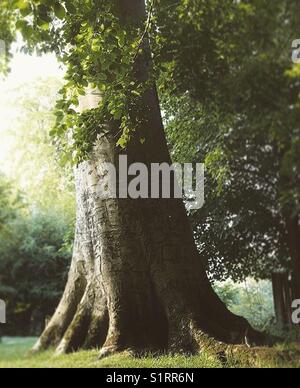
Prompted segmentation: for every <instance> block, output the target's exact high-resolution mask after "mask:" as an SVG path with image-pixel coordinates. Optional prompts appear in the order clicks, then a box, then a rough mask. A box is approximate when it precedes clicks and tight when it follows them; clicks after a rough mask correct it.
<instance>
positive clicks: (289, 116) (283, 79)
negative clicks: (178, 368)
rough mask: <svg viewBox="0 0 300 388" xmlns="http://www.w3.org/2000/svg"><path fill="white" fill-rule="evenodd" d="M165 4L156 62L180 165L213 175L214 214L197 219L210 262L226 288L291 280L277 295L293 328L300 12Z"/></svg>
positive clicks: (289, 7)
mask: <svg viewBox="0 0 300 388" xmlns="http://www.w3.org/2000/svg"><path fill="white" fill-rule="evenodd" d="M220 3H221V6H220ZM163 4H164V5H165V6H166V7H165V11H164V12H160V10H158V11H157V18H158V22H157V24H158V25H159V28H158V31H159V32H160V34H159V36H158V38H156V40H157V41H158V43H157V45H156V46H157V54H156V56H157V57H158V58H159V61H160V63H161V62H162V63H163V64H164V66H163V68H164V69H166V71H163V72H162V76H161V88H160V89H161V94H162V96H163V98H164V111H166V112H167V114H166V118H167V124H168V128H167V131H168V134H169V139H170V142H171V144H172V145H173V152H174V155H176V157H177V158H179V160H182V158H185V156H186V155H187V154H188V155H189V156H190V158H191V159H194V161H199V160H201V161H203V160H205V162H206V166H207V168H208V171H207V184H206V188H207V201H206V206H205V207H204V208H203V209H201V210H200V211H198V212H196V213H194V214H193V215H192V220H193V223H194V226H195V228H194V229H195V233H196V236H197V240H198V244H199V248H200V251H201V254H202V257H204V258H205V261H206V262H207V263H208V264H209V267H210V270H211V271H210V272H211V274H212V276H214V277H215V278H216V279H220V278H223V279H224V278H227V277H228V276H229V275H230V276H231V277H232V278H234V279H236V280H241V279H244V277H246V276H255V277H258V278H271V275H272V272H274V273H277V272H278V271H280V272H282V271H285V272H286V273H285V275H284V276H282V275H281V276H279V277H281V278H282V280H284V281H280V282H277V281H276V282H274V289H275V296H276V295H277V296H278V295H279V296H280V295H281V294H282V297H283V295H285V296H284V297H283V299H286V300H287V302H285V303H284V304H285V305H286V306H287V308H286V307H285V309H284V310H285V311H284V319H283V321H284V322H285V323H286V322H288V321H290V316H291V314H290V306H291V298H297V295H299V290H298V287H299V284H300V281H299V279H298V277H299V276H300V271H299V267H298V263H299V259H298V258H299V246H298V241H299V237H298V238H297V237H296V236H297V233H298V229H299V226H298V224H299V217H298V216H297V214H298V213H299V171H300V166H299V158H297V157H296V155H297V154H299V127H298V123H299V68H298V67H297V66H295V67H293V63H292V61H291V53H290V46H291V42H292V41H293V37H294V36H295V35H296V36H297V34H299V14H298V13H297V3H296V2H295V1H275V2H273V3H272V7H271V8H269V7H268V4H267V2H266V1H252V2H240V3H239V4H238V5H236V4H233V3H231V4H229V3H227V4H226V3H225V2H219V1H218V2H209V3H207V2H206V3H205V2H202V1H197V2H194V1H187V2H185V4H181V6H178V7H176V6H175V7H174V6H172V2H168V1H164V2H163ZM173 5H175V4H174V3H173ZM189 11H190V13H189ZM200 13H201V15H202V17H201V18H200V17H196V16H195V15H198V14H200ZM167 14H168V16H170V14H171V15H172V17H167V16H166V15H167ZM183 15H188V16H187V17H183ZM179 20H182V22H181V28H180V29H179V28H177V26H178V25H179ZM237 31H238V34H236V32H237ZM170 41H171V42H172V47H171V48H170V47H169V42H170ZM195 41H197V42H199V44H194V45H193V50H191V49H190V42H195ZM171 53H172V54H171ZM174 53H175V54H174ZM171 80H172V82H171ZM195 145H197V146H195ZM290 270H291V271H292V273H293V278H294V281H293V287H292V288H293V290H292V292H291V291H290V289H289V287H290V286H288V285H287V283H288V272H289V271H290ZM283 277H284V278H285V279H283ZM275 278H278V276H275V275H273V279H275ZM278 286H279V288H278ZM279 299H280V298H279ZM281 299H282V298H281ZM275 301H276V305H278V303H279V304H281V305H282V302H281V301H280V300H279V301H278V297H276V298H275ZM280 310H281V308H280ZM279 315H281V314H279ZM281 316H282V315H281Z"/></svg>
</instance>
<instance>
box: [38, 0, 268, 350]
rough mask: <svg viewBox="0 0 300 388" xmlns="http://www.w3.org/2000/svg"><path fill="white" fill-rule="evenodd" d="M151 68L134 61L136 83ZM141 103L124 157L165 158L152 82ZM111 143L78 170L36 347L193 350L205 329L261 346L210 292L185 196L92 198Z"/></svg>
mask: <svg viewBox="0 0 300 388" xmlns="http://www.w3.org/2000/svg"><path fill="white" fill-rule="evenodd" d="M119 3H120V8H121V13H122V15H124V14H128V15H130V16H132V17H134V18H140V17H144V13H145V10H144V2H143V1H142V0H122V1H119ZM148 66H149V62H147V60H145V59H143V60H142V59H139V61H138V63H137V72H136V74H137V78H138V79H139V80H141V79H142V78H147V67H148ZM91 100H92V99H91ZM143 104H144V106H146V107H147V109H146V110H145V112H146V114H147V118H146V120H144V121H143V123H144V124H143V127H142V128H141V129H140V133H141V134H143V135H144V137H145V138H146V142H145V144H143V145H142V144H141V143H140V142H139V141H134V140H133V141H132V142H131V143H130V144H129V145H128V148H127V150H126V154H127V155H128V160H129V163H132V162H143V163H146V164H147V165H149V164H150V163H154V162H157V163H161V162H167V163H170V155H169V152H168V148H167V142H166V139H165V135H164V129H163V124H162V119H161V113H160V108H159V102H158V97H157V92H156V89H155V87H154V86H153V87H152V88H151V89H149V90H148V91H147V92H146V93H145V95H144V97H143ZM145 112H144V113H145ZM110 125H111V126H114V125H115V123H111V124H110ZM115 143H116V138H115V136H114V135H113V131H112V132H111V133H110V134H106V135H102V136H99V138H98V141H97V143H96V144H95V147H94V151H93V155H91V159H90V161H87V162H84V163H82V164H81V165H79V166H78V168H77V169H76V191H77V226H76V238H75V248H74V256H73V261H72V265H71V270H70V274H69V280H68V283H67V286H66V290H65V293H64V295H63V298H62V301H61V303H60V305H59V307H58V309H57V311H56V313H55V315H54V317H53V318H52V320H51V321H50V323H49V325H48V326H47V328H46V330H45V332H44V333H43V335H42V336H41V338H40V339H39V341H38V343H37V344H36V346H35V349H36V350H39V349H45V348H48V347H49V346H57V347H58V351H59V352H68V351H74V350H77V349H78V348H81V347H84V348H90V347H99V348H101V349H102V350H101V355H102V356H104V355H107V354H111V353H113V352H116V351H122V350H128V349H131V350H134V351H138V352H142V351H147V352H149V351H162V350H170V351H174V352H177V351H185V352H196V351H198V350H199V349H200V348H201V346H207V343H212V342H210V340H208V336H209V337H212V338H215V339H216V340H218V341H222V342H226V343H233V344H240V343H245V342H249V343H252V342H255V343H256V344H260V343H262V342H263V340H264V336H263V335H260V334H259V333H257V332H256V331H255V330H253V329H252V328H251V327H250V325H249V324H248V323H247V322H246V320H245V319H243V318H240V317H237V316H235V315H233V314H232V313H231V312H229V311H228V310H227V308H226V306H225V305H224V304H223V303H222V302H221V301H220V299H219V298H218V297H217V295H216V294H215V293H214V292H213V289H212V287H211V285H210V283H209V280H208V278H207V276H206V272H205V268H204V265H203V264H202V261H201V258H200V257H199V254H198V251H197V248H196V245H195V242H194V239H193V233H192V230H191V227H190V224H189V221H188V218H187V215H186V211H185V207H184V204H183V201H182V200H178V199H157V200H155V199H153V200H152V199H149V200H145V199H137V200H133V199H106V200H104V199H103V198H101V196H99V194H98V192H97V182H98V181H99V180H101V179H103V177H104V176H105V174H106V171H105V169H104V170H103V163H106V162H111V163H114V164H115V165H116V166H117V165H118V163H117V161H118V157H119V151H118V149H117V147H116V145H115ZM207 341H208V342H207Z"/></svg>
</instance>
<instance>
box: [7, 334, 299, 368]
mask: <svg viewBox="0 0 300 388" xmlns="http://www.w3.org/2000/svg"><path fill="white" fill-rule="evenodd" d="M34 341H35V339H34V338H3V339H2V342H1V343H0V368H139V367H140V368H168V367H171V368H175V367H179V368H222V367H228V368H234V367H235V368H242V367H259V368H271V367H275V368H281V367H287V368H300V356H299V355H300V346H299V345H297V346H296V345H294V346H292V345H290V346H289V347H281V348H280V350H281V351H283V352H284V355H285V356H284V357H282V356H279V357H274V351H268V350H266V353H265V354H263V356H262V357H256V356H254V357H253V359H251V360H249V359H247V360H245V359H244V360H243V358H244V357H243V355H241V356H236V357H235V359H234V360H233V359H232V360H229V361H228V363H227V364H226V365H222V363H221V362H220V361H219V360H218V359H217V358H216V357H215V356H212V355H209V354H202V355H198V356H195V357H184V356H176V357H171V356H164V357H160V358H154V357H147V358H132V357H130V356H128V355H117V356H113V357H110V358H107V359H105V360H102V361H98V360H97V353H98V352H97V351H96V350H95V351H88V352H79V353H75V354H71V355H67V356H61V357H54V355H53V353H52V352H45V353H42V354H39V355H29V354H28V351H29V349H30V348H31V346H32V345H33V343H34Z"/></svg>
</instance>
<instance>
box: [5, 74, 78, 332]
mask: <svg viewBox="0 0 300 388" xmlns="http://www.w3.org/2000/svg"><path fill="white" fill-rule="evenodd" d="M60 87H61V82H59V81H58V80H57V79H53V78H49V77H47V76H46V78H45V79H44V80H39V81H37V82H35V83H34V84H25V85H22V86H21V87H20V88H18V90H15V89H13V90H10V91H9V92H8V93H7V95H6V100H5V103H6V104H7V105H8V106H13V107H14V120H12V121H11V122H10V126H9V128H7V133H6V135H7V136H9V138H10V142H9V143H10V150H9V151H10V155H11V158H10V160H9V162H6V163H5V168H6V172H7V175H13V176H14V181H13V182H10V181H8V180H7V179H6V178H4V177H3V178H2V176H1V180H0V181H1V183H0V193H1V201H0V209H1V210H0V220H1V221H0V224H1V227H0V242H1V244H0V296H1V297H2V299H5V301H6V304H7V311H8V314H9V316H8V322H7V324H6V325H5V326H4V327H3V333H4V334H5V335H25V336H27V335H40V334H41V332H42V331H43V330H44V325H45V321H46V318H48V317H49V316H51V315H52V314H53V312H54V311H55V308H56V306H57V304H58V302H59V300H60V297H61V295H62V292H63V289H64V285H65V282H66V278H67V272H68V269H69V261H70V257H71V250H72V241H69V240H72V239H73V228H74V209H73V205H74V199H73V193H74V189H73V185H72V180H71V179H69V174H68V172H69V169H65V168H62V167H61V166H60V165H59V164H58V163H57V156H56V153H55V147H54V146H53V144H52V142H51V138H50V135H49V132H50V130H51V128H52V127H53V125H54V123H55V115H54V112H53V109H54V106H55V99H56V97H57V93H58V90H59V88H60ZM33 171H34V174H33V173H32V172H33ZM17 187H18V189H17ZM20 191H21V192H22V195H20V194H19V192H20Z"/></svg>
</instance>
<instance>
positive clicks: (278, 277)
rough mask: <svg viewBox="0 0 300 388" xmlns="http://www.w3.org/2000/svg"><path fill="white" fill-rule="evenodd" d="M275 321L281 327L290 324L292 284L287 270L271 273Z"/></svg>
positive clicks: (289, 325)
mask: <svg viewBox="0 0 300 388" xmlns="http://www.w3.org/2000/svg"><path fill="white" fill-rule="evenodd" d="M272 284H273V296H274V306H275V313H276V322H277V325H278V326H279V327H280V328H281V329H285V328H287V327H291V326H292V285H291V282H290V279H289V274H288V273H287V272H280V273H279V272H277V273H273V274H272Z"/></svg>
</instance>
